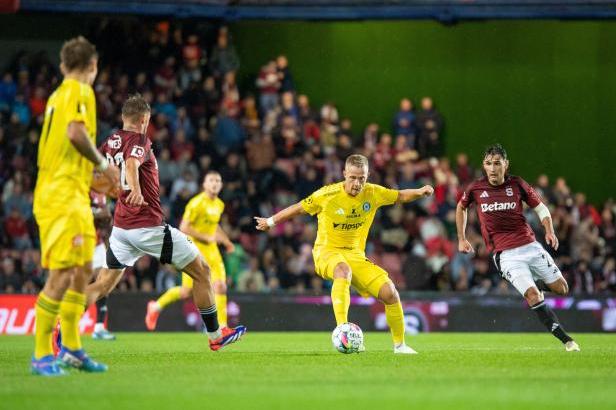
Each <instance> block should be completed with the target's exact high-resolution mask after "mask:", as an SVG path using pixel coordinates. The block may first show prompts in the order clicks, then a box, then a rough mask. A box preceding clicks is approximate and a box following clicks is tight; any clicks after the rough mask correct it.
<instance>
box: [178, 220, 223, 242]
mask: <svg viewBox="0 0 616 410" xmlns="http://www.w3.org/2000/svg"><path fill="white" fill-rule="evenodd" d="M180 231H182V232H184V233H185V234H186V235H189V236H192V237H193V238H195V239H197V240H198V241H200V242H203V243H212V242H216V235H208V234H205V233H203V232H199V231H198V230H196V229H195V228H194V227H193V226H192V225H191V224H190V222H189V221H188V220H187V219H185V218H182V222H180Z"/></svg>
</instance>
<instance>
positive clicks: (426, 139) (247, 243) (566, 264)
mask: <svg viewBox="0 0 616 410" xmlns="http://www.w3.org/2000/svg"><path fill="white" fill-rule="evenodd" d="M88 37H89V38H90V40H92V41H93V42H94V43H95V44H96V45H97V47H98V50H99V53H100V63H99V66H100V72H99V75H98V78H97V80H96V82H95V85H94V88H95V92H96V98H97V109H98V117H99V125H98V134H99V142H100V141H101V140H102V139H103V138H104V137H105V136H107V135H109V134H110V133H111V132H113V130H114V129H116V128H117V127H118V126H119V125H120V124H121V118H120V107H121V105H122V103H123V101H124V100H125V98H126V97H127V96H128V95H129V94H130V93H134V92H139V93H141V94H142V95H144V96H145V98H146V99H147V100H148V101H150V102H151V105H152V108H153V113H152V119H151V124H150V127H149V129H148V134H149V137H150V138H151V139H152V141H153V145H154V147H155V153H156V155H157V159H158V167H159V173H160V182H161V200H162V204H163V206H164V209H165V212H166V213H167V220H168V221H169V222H170V223H171V224H173V225H175V226H178V225H179V220H180V218H181V216H182V213H183V210H184V207H185V205H186V203H187V201H188V200H189V199H190V198H191V197H192V196H193V195H195V194H196V193H197V192H198V191H199V190H200V181H201V178H202V176H203V175H204V173H205V171H207V170H209V169H216V170H218V171H219V172H220V173H221V175H222V178H223V181H224V184H225V185H224V189H223V191H222V193H221V198H222V199H223V200H224V202H225V204H226V209H225V213H224V216H223V220H222V225H223V227H224V228H225V230H226V231H227V232H228V233H229V235H230V237H231V239H232V240H233V241H234V243H235V244H236V247H235V251H234V252H233V253H232V254H226V255H225V265H226V269H227V276H228V278H229V285H230V288H231V289H235V290H237V291H242V292H244V291H248V292H276V291H281V290H283V291H290V292H299V293H303V292H317V293H318V292H321V291H322V290H323V288H324V287H326V286H328V285H327V284H325V283H323V282H322V281H321V280H320V279H319V278H318V277H317V276H316V275H315V274H314V273H313V265H312V254H311V249H312V243H313V241H314V238H315V236H316V235H315V233H316V220H315V219H313V218H311V217H305V218H303V219H298V220H295V221H292V222H287V223H284V224H281V225H279V226H276V228H275V229H274V230H273V231H272V232H270V233H269V234H261V233H257V231H256V230H255V228H254V222H253V216H255V215H257V216H258V215H265V216H267V215H271V214H272V213H273V212H274V211H276V210H279V209H282V208H283V207H285V206H288V205H290V204H292V203H294V202H296V201H298V200H299V199H302V198H304V197H306V196H307V195H309V194H310V193H311V192H313V191H314V190H316V189H318V188H320V187H321V186H322V185H324V184H328V183H331V182H335V181H338V180H340V179H341V178H342V165H343V162H344V159H345V158H346V157H347V156H348V155H349V154H351V153H356V152H357V153H363V154H364V155H366V156H368V157H369V159H370V161H371V182H375V183H380V184H383V185H386V186H389V187H397V188H401V189H402V188H413V187H419V186H421V185H423V184H425V183H429V184H433V186H434V187H435V195H434V196H433V197H431V198H428V199H423V200H421V201H418V202H414V203H411V204H407V205H406V206H401V205H397V206H393V207H388V208H384V209H383V210H381V212H380V214H379V216H378V219H377V220H376V221H375V224H374V226H373V229H372V232H371V236H370V241H369V243H368V246H367V254H368V256H369V257H370V258H371V259H372V260H373V261H374V262H375V263H377V264H379V265H381V266H383V267H384V268H385V269H386V270H387V271H388V272H389V273H390V275H391V276H392V278H393V279H394V281H395V282H396V284H397V286H398V288H399V289H401V290H442V291H470V292H473V293H477V294H484V293H503V294H505V293H513V289H512V288H511V287H510V286H508V285H507V282H505V281H504V280H502V279H501V278H500V275H499V274H498V272H497V271H496V269H495V267H494V265H493V263H491V261H490V258H489V255H488V254H487V251H486V249H485V246H483V242H482V239H481V235H480V233H479V229H478V223H477V217H476V214H475V212H474V210H472V211H471V212H469V229H468V231H467V232H468V237H469V240H470V241H471V243H472V244H473V246H474V247H475V249H476V250H477V253H476V254H472V255H464V254H461V253H459V252H457V240H456V233H455V206H456V202H457V200H458V199H459V197H460V195H461V193H462V191H463V189H464V187H465V186H466V185H467V184H468V183H469V182H470V181H472V180H473V179H474V178H476V177H477V176H479V175H480V174H481V170H480V169H476V168H474V167H472V166H471V165H470V163H469V158H468V156H467V155H466V154H464V153H460V154H457V156H455V161H454V162H453V163H452V162H450V160H449V159H447V157H445V156H444V155H445V154H446V152H445V150H444V147H445V145H444V144H443V127H444V121H443V117H442V115H441V113H440V112H439V111H438V110H437V109H436V107H435V105H434V103H433V101H432V99H431V98H430V97H424V98H421V99H420V104H419V107H414V105H413V102H412V100H411V99H409V98H405V99H403V100H402V101H400V108H399V110H398V112H395V113H392V124H386V125H384V124H369V125H367V126H366V127H365V128H364V130H363V131H362V132H361V133H356V132H355V130H357V128H358V127H356V126H354V124H353V122H352V120H351V119H350V118H347V117H344V116H343V115H341V113H340V112H339V110H338V108H337V107H336V104H335V103H334V102H327V103H325V104H324V105H322V106H321V107H315V106H314V105H313V104H312V103H311V101H310V98H309V96H307V95H305V94H302V93H301V90H298V89H296V87H295V83H294V80H293V76H292V68H293V66H292V62H289V61H287V58H286V57H285V56H284V55H280V56H277V57H275V56H272V57H273V58H272V60H271V61H268V62H264V65H263V66H262V68H261V70H260V71H259V72H258V73H253V78H254V83H253V84H252V86H249V87H245V88H246V90H244V89H242V90H240V89H239V86H238V82H237V78H236V74H237V71H238V69H239V67H240V58H239V56H238V54H237V52H236V51H235V48H234V45H233V39H232V36H231V33H230V32H229V31H228V29H227V28H226V27H220V28H217V29H216V30H214V31H203V30H201V31H200V30H187V29H185V28H183V27H181V26H171V25H169V24H168V23H159V24H156V25H147V24H145V25H141V24H134V23H131V24H127V23H119V22H113V21H112V20H109V21H107V20H106V21H104V22H103V23H102V24H101V25H100V26H97V27H96V28H94V29H93V30H92V33H90V34H89V36H88ZM120 39H121V40H120ZM118 41H121V43H122V47H118V46H117V45H118ZM274 57H275V58H274ZM60 78H61V77H60V74H59V72H58V69H57V67H55V66H54V64H52V63H51V60H50V59H49V58H48V57H47V56H46V54H45V53H34V54H32V53H25V52H24V53H19V54H18V55H16V56H15V58H14V60H13V61H12V62H11V63H10V64H9V65H8V66H7V67H5V71H4V74H3V76H2V79H1V81H0V113H1V116H0V195H1V197H0V204H1V206H0V249H1V250H0V292H7V293H13V292H16V293H19V292H23V293H35V292H38V290H39V289H40V287H41V284H42V283H43V281H44V279H45V272H44V271H42V270H41V267H40V252H39V250H38V233H37V229H36V222H35V221H34V218H33V215H32V191H33V189H34V182H35V180H36V166H35V164H36V156H37V144H38V138H39V134H40V128H41V122H42V118H43V113H44V110H45V103H46V99H47V98H48V96H49V94H50V93H51V92H52V91H53V89H55V87H56V86H57V85H58V83H59V81H60ZM354 120H355V121H361V119H354ZM448 133H449V134H450V135H451V134H453V133H455V130H449V132H448ZM447 154H451V153H447ZM449 156H450V157H453V156H452V155H449ZM514 161H515V159H514ZM535 187H536V188H537V190H538V191H539V192H540V194H541V195H542V197H543V199H544V200H545V201H546V203H548V204H549V206H550V210H551V212H552V216H553V220H554V225H555V229H556V232H557V235H558V237H559V240H560V243H561V246H560V248H559V249H558V251H557V252H556V256H555V258H556V260H557V263H558V265H559V266H560V267H561V269H562V271H563V274H564V275H565V277H566V279H567V280H568V282H569V284H570V286H571V289H572V291H573V293H591V294H599V293H606V292H610V293H613V292H615V291H616V221H615V216H616V203H615V202H614V201H613V200H608V201H606V202H605V203H604V204H603V205H602V206H600V207H598V208H597V207H595V206H593V205H592V204H589V203H588V202H587V201H586V198H585V196H584V194H583V193H575V192H572V191H571V190H570V188H569V187H568V186H567V182H566V180H565V179H564V178H558V179H557V180H556V181H555V182H554V183H551V181H550V180H549V179H548V177H547V176H546V175H541V176H539V178H538V179H537V180H536V181H535ZM527 214H528V219H529V220H530V222H531V225H532V227H533V229H534V230H535V233H536V235H537V238H538V239H539V240H540V241H542V238H543V233H542V228H541V225H540V223H539V221H538V220H537V218H536V216H535V215H534V213H533V212H527ZM177 279H178V276H177V274H176V272H175V271H173V269H172V268H169V267H167V266H159V264H158V262H156V261H155V260H153V259H152V258H148V257H144V258H142V259H141V260H140V261H139V262H138V263H137V264H136V266H135V267H134V268H131V269H129V270H128V271H127V274H126V275H125V278H124V279H123V281H122V282H121V284H120V286H119V289H120V290H121V291H137V290H140V291H153V290H156V291H159V292H162V291H164V290H165V289H166V288H167V287H169V286H171V285H172V284H174V283H175V282H176V281H177Z"/></svg>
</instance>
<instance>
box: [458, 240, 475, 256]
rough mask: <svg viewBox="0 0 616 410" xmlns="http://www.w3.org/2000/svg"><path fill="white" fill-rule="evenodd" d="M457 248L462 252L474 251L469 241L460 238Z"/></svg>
mask: <svg viewBox="0 0 616 410" xmlns="http://www.w3.org/2000/svg"><path fill="white" fill-rule="evenodd" d="M458 250H459V251H460V252H462V253H473V252H475V249H473V245H471V243H470V242H469V241H468V240H466V239H461V240H459V241H458Z"/></svg>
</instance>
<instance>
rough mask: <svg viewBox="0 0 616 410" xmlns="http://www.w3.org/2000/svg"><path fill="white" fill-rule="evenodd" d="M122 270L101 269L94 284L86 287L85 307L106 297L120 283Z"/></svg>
mask: <svg viewBox="0 0 616 410" xmlns="http://www.w3.org/2000/svg"><path fill="white" fill-rule="evenodd" d="M123 274H124V268H123V267H121V268H117V269H111V268H101V269H100V270H99V272H98V274H97V275H96V279H95V280H94V282H92V283H90V284H89V285H88V286H86V306H90V305H91V304H92V303H96V302H97V301H98V300H99V299H101V298H104V297H106V296H107V295H109V293H111V291H112V290H113V289H115V287H116V286H117V285H118V283H120V280H121V279H122V275H123Z"/></svg>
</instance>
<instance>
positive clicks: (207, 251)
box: [145, 171, 235, 330]
mask: <svg viewBox="0 0 616 410" xmlns="http://www.w3.org/2000/svg"><path fill="white" fill-rule="evenodd" d="M221 189H222V178H221V176H220V174H219V173H218V172H216V171H209V172H208V173H207V174H206V175H205V177H204V179H203V192H201V193H200V194H197V195H195V196H194V197H193V198H192V199H191V200H190V201H189V202H188V204H187V205H186V209H185V210H184V215H183V217H182V222H181V224H180V230H181V231H182V232H184V233H185V234H187V235H188V236H190V238H191V239H192V241H193V242H194V243H195V245H197V248H198V249H199V251H200V252H201V255H203V258H204V259H205V261H206V262H207V264H208V265H209V267H210V275H211V280H212V287H213V288H214V300H215V302H216V309H217V311H218V323H220V326H221V327H226V326H227V276H226V273H225V265H224V263H223V261H222V256H221V255H220V251H219V250H218V244H219V243H220V244H222V245H224V246H225V249H226V251H227V252H233V250H234V249H235V247H234V246H233V243H232V242H231V241H230V240H229V237H228V236H227V234H226V233H225V231H224V230H223V229H222V228H221V227H220V216H221V215H222V212H223V211H224V209H225V204H224V202H222V200H221V199H220V198H218V194H219V193H220V190H221ZM192 288H193V280H192V278H191V277H190V276H188V275H187V274H186V273H182V286H175V287H173V288H171V289H169V290H167V291H166V292H165V293H164V294H163V295H162V296H161V297H160V298H158V300H156V301H150V303H148V309H147V314H146V317H145V324H146V327H147V328H148V330H154V329H155V328H156V322H157V321H158V316H159V315H160V312H161V311H162V310H163V309H164V308H166V307H167V306H169V305H170V304H172V303H174V302H177V301H178V300H180V299H188V298H189V297H191V296H192Z"/></svg>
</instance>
